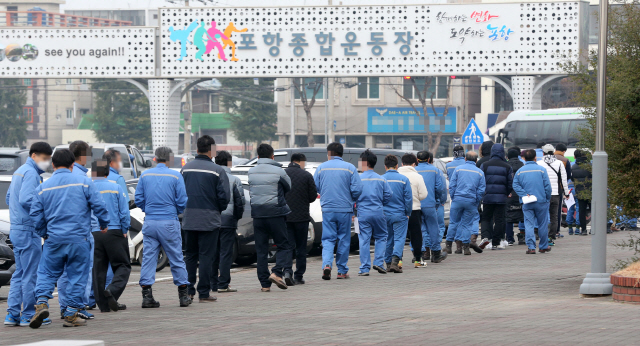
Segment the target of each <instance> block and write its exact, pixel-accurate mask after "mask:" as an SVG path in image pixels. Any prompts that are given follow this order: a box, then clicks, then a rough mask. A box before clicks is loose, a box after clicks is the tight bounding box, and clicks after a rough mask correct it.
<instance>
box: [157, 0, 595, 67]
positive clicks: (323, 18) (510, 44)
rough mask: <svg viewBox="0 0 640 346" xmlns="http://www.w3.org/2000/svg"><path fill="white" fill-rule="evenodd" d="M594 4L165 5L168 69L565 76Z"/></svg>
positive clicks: (163, 25)
mask: <svg viewBox="0 0 640 346" xmlns="http://www.w3.org/2000/svg"><path fill="white" fill-rule="evenodd" d="M588 5H589V4H588V3H587V2H576V1H572V2H554V3H550V2H543V3H495V4H487V3H474V4H430V5H417V6H340V7H337V6H330V7H310V6H306V7H260V8H246V7H226V8H225V7H216V8H163V9H160V33H161V34H160V46H161V53H160V54H161V56H160V59H161V70H160V74H161V76H163V77H204V76H215V77H256V76H260V77H265V76H267V77H268V76H272V77H286V76H369V75H373V76H406V75H432V76H435V75H441V76H446V75H451V74H457V75H465V74H469V75H513V74H527V73H528V74H532V73H533V74H557V73H559V72H560V71H559V63H561V62H562V61H563V59H566V58H568V57H573V56H575V55H577V54H578V52H579V50H580V49H582V48H586V44H587V42H586V41H585V40H586V39H587V38H588V34H587V28H588V20H586V18H587V17H586V16H587V12H588ZM581 19H584V20H581Z"/></svg>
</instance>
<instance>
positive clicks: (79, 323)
mask: <svg viewBox="0 0 640 346" xmlns="http://www.w3.org/2000/svg"><path fill="white" fill-rule="evenodd" d="M86 325H87V321H85V320H83V319H82V318H80V316H78V313H77V312H76V313H74V314H73V315H70V316H65V317H64V323H63V324H62V326H63V327H84V326H86Z"/></svg>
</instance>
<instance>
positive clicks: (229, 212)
mask: <svg viewBox="0 0 640 346" xmlns="http://www.w3.org/2000/svg"><path fill="white" fill-rule="evenodd" d="M232 159H233V157H232V156H231V154H229V152H227V151H225V150H221V151H218V153H217V154H216V164H217V165H219V166H220V167H222V169H224V171H225V172H226V173H227V178H229V191H230V192H231V199H230V200H229V205H228V206H227V209H226V210H225V211H223V212H222V214H221V217H222V225H221V227H220V236H219V237H218V250H217V251H216V255H215V259H214V260H213V269H212V270H211V289H212V290H214V291H215V290H216V288H217V289H218V293H221V292H237V291H238V290H237V289H235V288H231V287H230V286H229V284H230V283H231V263H232V262H233V245H234V244H235V242H236V230H237V229H238V220H240V219H241V218H242V214H243V213H244V204H245V201H244V189H243V188H242V182H241V181H240V178H238V177H236V176H234V175H232V174H231V161H232ZM218 270H220V277H218Z"/></svg>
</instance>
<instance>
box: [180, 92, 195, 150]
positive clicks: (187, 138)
mask: <svg viewBox="0 0 640 346" xmlns="http://www.w3.org/2000/svg"><path fill="white" fill-rule="evenodd" d="M186 96H187V98H186V100H185V101H186V102H185V103H184V106H185V107H184V112H183V113H184V131H183V134H184V138H183V141H184V145H183V147H184V149H183V151H182V152H183V153H184V154H188V153H190V152H191V115H192V114H193V110H192V102H191V90H189V91H187V95H186Z"/></svg>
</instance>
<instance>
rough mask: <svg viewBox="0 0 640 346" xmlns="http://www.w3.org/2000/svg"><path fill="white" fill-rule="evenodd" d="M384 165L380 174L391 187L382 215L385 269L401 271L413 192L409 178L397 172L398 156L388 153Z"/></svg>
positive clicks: (395, 271)
mask: <svg viewBox="0 0 640 346" xmlns="http://www.w3.org/2000/svg"><path fill="white" fill-rule="evenodd" d="M384 166H385V168H386V169H387V172H386V173H385V174H384V175H383V176H382V177H383V178H385V179H386V180H387V183H388V184H389V188H390V189H391V198H390V199H389V203H387V205H385V206H384V215H385V216H386V218H387V234H388V235H387V251H386V259H385V262H387V271H390V272H393V273H402V268H400V261H402V253H403V252H404V243H405V241H406V240H407V227H408V226H409V217H410V216H411V209H412V207H413V192H412V191H411V182H410V181H409V178H407V177H405V176H404V175H402V174H400V173H398V158H397V157H396V156H395V155H393V154H389V155H387V157H385V158H384Z"/></svg>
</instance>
